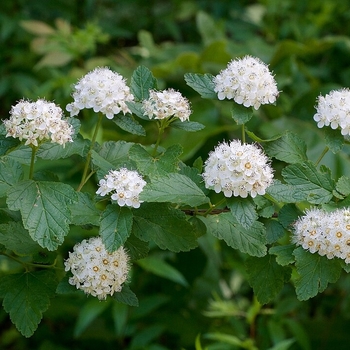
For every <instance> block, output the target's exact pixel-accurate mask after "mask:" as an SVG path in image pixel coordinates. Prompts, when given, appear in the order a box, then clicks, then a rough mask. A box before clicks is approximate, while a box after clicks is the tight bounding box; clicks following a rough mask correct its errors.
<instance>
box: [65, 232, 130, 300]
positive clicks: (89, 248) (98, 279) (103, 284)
mask: <svg viewBox="0 0 350 350" xmlns="http://www.w3.org/2000/svg"><path fill="white" fill-rule="evenodd" d="M64 265H65V271H69V270H70V271H71V272H72V274H73V276H72V277H70V278H69V283H70V284H71V285H73V286H76V287H77V289H81V290H83V291H84V292H85V293H86V294H91V295H93V296H94V297H97V298H98V299H100V300H104V299H106V298H107V295H113V294H114V293H115V292H120V291H121V289H122V284H123V283H124V282H125V280H126V279H127V277H128V272H129V269H130V265H129V256H128V254H127V253H126V251H125V249H124V248H123V247H120V248H119V249H117V250H116V251H114V252H113V253H109V252H108V251H107V250H106V248H105V246H104V244H103V242H102V239H101V237H93V238H90V239H89V240H85V239H84V240H83V241H82V242H80V243H78V244H76V245H75V246H74V247H73V252H69V258H68V259H67V260H66V261H65V262H64Z"/></svg>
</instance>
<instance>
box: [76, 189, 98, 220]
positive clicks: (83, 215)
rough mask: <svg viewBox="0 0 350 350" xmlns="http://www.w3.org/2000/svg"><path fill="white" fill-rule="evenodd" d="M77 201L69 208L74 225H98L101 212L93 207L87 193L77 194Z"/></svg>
mask: <svg viewBox="0 0 350 350" xmlns="http://www.w3.org/2000/svg"><path fill="white" fill-rule="evenodd" d="M76 195H77V201H76V202H74V203H73V204H71V205H70V206H69V210H70V212H71V214H72V218H71V223H72V224H74V225H81V226H83V225H94V226H99V225H100V215H101V212H100V210H98V209H97V208H96V206H95V203H94V202H93V201H92V199H91V196H90V194H89V193H83V192H77V193H76Z"/></svg>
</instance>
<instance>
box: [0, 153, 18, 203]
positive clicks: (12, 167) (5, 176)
mask: <svg viewBox="0 0 350 350" xmlns="http://www.w3.org/2000/svg"><path fill="white" fill-rule="evenodd" d="M22 177H23V169H22V166H21V164H19V163H17V162H16V161H15V160H13V159H11V158H9V157H1V158H0V197H4V196H5V194H6V192H7V190H8V189H9V188H10V187H11V186H12V185H14V184H16V183H17V182H18V181H20V180H21V179H22Z"/></svg>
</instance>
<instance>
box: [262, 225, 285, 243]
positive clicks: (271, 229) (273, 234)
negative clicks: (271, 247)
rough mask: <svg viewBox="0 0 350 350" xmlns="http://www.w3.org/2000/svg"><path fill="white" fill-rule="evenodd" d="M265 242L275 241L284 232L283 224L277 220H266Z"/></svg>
mask: <svg viewBox="0 0 350 350" xmlns="http://www.w3.org/2000/svg"><path fill="white" fill-rule="evenodd" d="M265 227H266V239H267V243H268V244H271V243H275V242H277V241H278V240H279V239H280V238H282V237H283V236H284V234H285V230H284V228H283V226H282V225H281V224H280V223H279V222H278V221H277V220H268V221H267V222H266V224H265Z"/></svg>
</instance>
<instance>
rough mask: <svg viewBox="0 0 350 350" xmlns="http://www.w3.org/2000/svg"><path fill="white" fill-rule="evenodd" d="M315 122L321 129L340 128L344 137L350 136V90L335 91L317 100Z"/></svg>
mask: <svg viewBox="0 0 350 350" xmlns="http://www.w3.org/2000/svg"><path fill="white" fill-rule="evenodd" d="M315 108H316V111H317V112H316V114H315V115H314V120H315V122H317V126H318V127H319V128H323V127H324V126H330V127H331V128H332V129H337V128H340V130H341V134H342V135H350V89H340V90H333V91H331V92H330V93H329V94H326V96H319V97H318V99H317V106H316V107H315Z"/></svg>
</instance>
